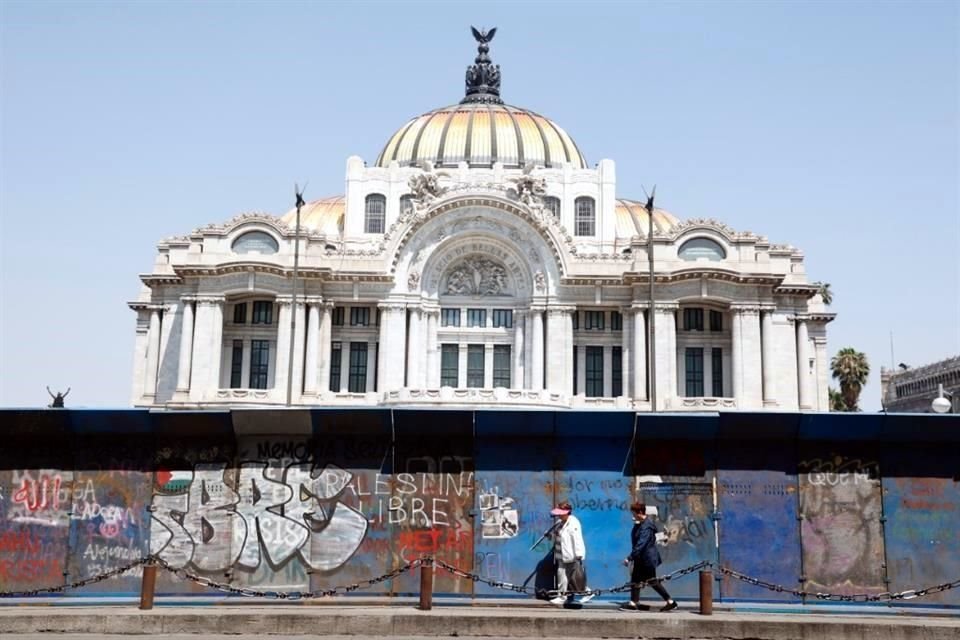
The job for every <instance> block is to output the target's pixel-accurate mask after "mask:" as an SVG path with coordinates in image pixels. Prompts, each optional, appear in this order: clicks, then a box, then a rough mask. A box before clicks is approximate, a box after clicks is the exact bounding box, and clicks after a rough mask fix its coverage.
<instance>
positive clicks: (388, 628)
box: [0, 605, 960, 640]
mask: <svg viewBox="0 0 960 640" xmlns="http://www.w3.org/2000/svg"><path fill="white" fill-rule="evenodd" d="M27 633H75V634H97V635H103V634H128V635H143V634H174V633H179V634H200V633H207V634H237V635H248V636H249V635H267V636H269V635H273V634H286V635H312V636H327V635H341V636H343V635H345V636H359V637H376V636H414V635H415V636H436V637H442V636H446V637H451V636H498V637H504V638H586V637H605V638H656V639H657V640H672V639H677V640H691V639H694V638H711V639H717V640H747V639H749V640H787V639H791V638H799V639H805V640H806V639H810V638H818V639H819V638H831V639H834V638H835V639H837V640H868V639H869V640H907V639H913V638H922V639H923V640H956V639H957V638H958V637H960V617H958V618H932V619H927V618H918V617H910V618H891V617H889V616H887V617H879V616H842V617H840V616H822V615H769V614H766V615H765V614H718V615H714V616H711V617H703V616H699V615H696V614H694V613H690V612H680V613H672V614H663V615H660V614H653V613H650V614H645V613H641V614H637V613H621V612H608V611H576V612H572V611H563V610H550V609H547V610H543V611H529V610H528V611H517V610H506V609H503V608H489V609H480V608H477V607H471V608H469V609H465V608H458V607H448V608H443V609H434V610H432V611H416V610H413V609H406V608H403V609H398V608H395V607H394V608H387V607H385V608H383V609H376V608H371V607H350V606H330V607H323V608H306V609H305V608H303V607H289V606H273V607H262V606H256V605H254V606H252V607H242V608H240V607H238V608H236V609H234V608H226V607H223V608H221V607H189V608H187V607H177V608H169V609H163V608H160V609H154V610H152V611H139V610H136V609H128V608H122V609H121V608H116V609H112V608H107V607H90V608H85V607H71V608H69V609H60V608H53V607H11V608H9V609H5V610H0V634H27Z"/></svg>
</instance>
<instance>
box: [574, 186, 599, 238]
mask: <svg viewBox="0 0 960 640" xmlns="http://www.w3.org/2000/svg"><path fill="white" fill-rule="evenodd" d="M574 207H575V211H576V218H575V220H574V223H575V224H574V228H575V231H576V233H575V234H574V235H578V236H592V235H594V234H596V228H597V214H596V207H595V205H594V202H593V198H588V197H586V196H583V197H580V198H577V199H576V200H575V201H574Z"/></svg>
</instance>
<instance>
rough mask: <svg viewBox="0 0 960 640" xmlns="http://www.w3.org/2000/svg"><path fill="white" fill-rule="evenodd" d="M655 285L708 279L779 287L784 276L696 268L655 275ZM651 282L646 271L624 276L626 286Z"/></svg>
mask: <svg viewBox="0 0 960 640" xmlns="http://www.w3.org/2000/svg"><path fill="white" fill-rule="evenodd" d="M653 277H654V280H653V281H654V283H655V284H670V283H672V282H683V281H686V280H700V279H702V278H708V279H710V280H716V281H718V282H733V283H736V284H757V285H772V286H774V287H776V286H778V285H779V284H780V283H781V282H783V276H782V275H779V274H766V273H741V272H739V271H733V270H732V269H719V268H716V267H713V268H703V267H699V268H694V269H682V270H678V271H672V272H669V273H655V274H654V276H653ZM649 282H650V274H649V273H648V272H645V271H627V272H624V274H623V283H624V284H645V283H649Z"/></svg>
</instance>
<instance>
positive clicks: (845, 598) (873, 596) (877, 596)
mask: <svg viewBox="0 0 960 640" xmlns="http://www.w3.org/2000/svg"><path fill="white" fill-rule="evenodd" d="M717 571H719V572H720V573H722V574H724V575H727V576H730V577H731V578H735V579H737V580H740V581H741V582H746V583H747V584H752V585H754V586H757V587H762V588H764V589H768V590H770V591H775V592H777V593H789V594H791V595H793V596H796V597H798V598H816V599H817V600H825V601H830V602H886V601H893V600H913V599H914V598H922V597H924V596H928V595H930V594H933V593H940V592H942V591H949V590H950V589H960V580H954V581H953V582H944V583H943V584H938V585H937V586H935V587H927V588H925V589H908V590H906V591H899V592H897V593H890V592H889V591H884V592H883V593H855V594H842V593H823V592H819V591H817V592H814V591H804V590H802V589H790V588H788V587H784V586H783V585H779V584H775V583H773V582H767V581H765V580H761V579H759V578H754V577H752V576H748V575H746V574H743V573H740V572H739V571H735V570H733V569H729V568H727V567H717Z"/></svg>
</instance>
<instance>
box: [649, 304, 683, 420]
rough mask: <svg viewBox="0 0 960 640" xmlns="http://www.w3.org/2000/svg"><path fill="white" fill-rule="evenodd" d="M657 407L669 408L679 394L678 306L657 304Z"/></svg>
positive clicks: (655, 337) (660, 408)
mask: <svg viewBox="0 0 960 640" xmlns="http://www.w3.org/2000/svg"><path fill="white" fill-rule="evenodd" d="M655 313H656V314H657V322H656V329H657V332H656V335H655V336H654V340H656V341H657V361H656V363H655V364H654V366H656V368H657V407H656V409H658V410H662V409H665V408H668V407H669V406H670V404H671V403H672V399H673V398H674V397H676V395H677V390H678V387H677V322H676V314H677V307H676V306H674V305H667V304H663V305H662V304H657V307H656V310H655Z"/></svg>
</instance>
